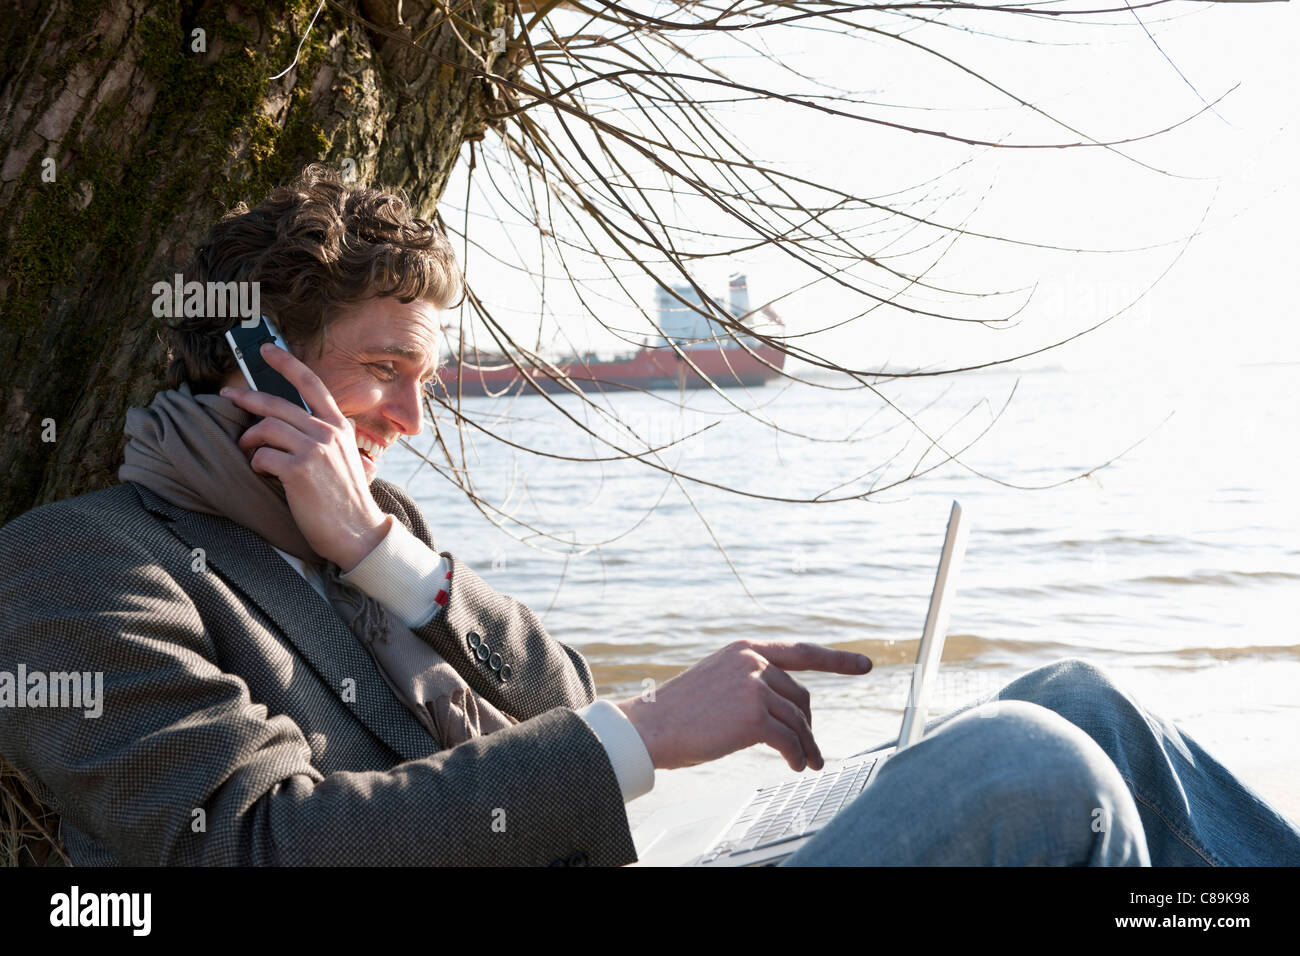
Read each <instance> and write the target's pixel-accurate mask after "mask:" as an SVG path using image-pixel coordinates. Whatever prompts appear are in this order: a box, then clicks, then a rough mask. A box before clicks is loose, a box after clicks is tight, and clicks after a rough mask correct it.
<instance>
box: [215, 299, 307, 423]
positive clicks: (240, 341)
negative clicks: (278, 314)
mask: <svg viewBox="0 0 1300 956" xmlns="http://www.w3.org/2000/svg"><path fill="white" fill-rule="evenodd" d="M226 341H227V342H228V343H229V344H230V348H231V351H233V352H234V353H235V361H236V362H238V363H239V370H240V371H241V372H243V373H244V381H246V382H248V387H249V388H251V389H253V390H254V391H257V392H268V393H269V394H271V395H278V396H280V397H281V398H287V399H288V400H289V401H291V402H293V403H294V404H296V405H301V406H302V407H303V408H305V409H307V412H308V413H310V412H311V408H310V407H309V406H308V405H307V403H306V402H304V401H303V400H302V396H301V395H299V394H298V390H297V389H296V388H294V387H293V385H291V384H290V383H289V380H288V379H287V378H285V377H284V376H283V375H281V374H280V373H279V372H277V371H276V370H275V369H273V368H271V366H269V365H267V364H266V361H265V360H264V359H263V358H262V343H263V342H274V343H275V344H276V345H278V346H279V347H280V348H282V349H284V350H285V351H286V352H287V351H288V350H289V348H288V346H287V345H285V344H284V339H282V338H281V337H280V333H279V331H278V330H277V329H276V327H275V326H274V325H272V324H271V320H270V319H268V318H267V317H266V316H262V317H261V321H259V322H258V324H257V325H254V326H252V327H251V328H250V327H248V326H245V325H244V324H243V323H242V322H241V323H239V324H238V325H236V326H235V327H234V328H233V329H231V330H230V331H228V332H227V333H226Z"/></svg>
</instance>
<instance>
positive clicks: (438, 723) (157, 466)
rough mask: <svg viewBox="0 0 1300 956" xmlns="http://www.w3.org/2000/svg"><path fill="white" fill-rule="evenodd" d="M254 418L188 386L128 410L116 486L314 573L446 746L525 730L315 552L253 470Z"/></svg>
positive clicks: (280, 489) (280, 498)
mask: <svg viewBox="0 0 1300 956" xmlns="http://www.w3.org/2000/svg"><path fill="white" fill-rule="evenodd" d="M257 421H258V419H257V417H256V416H254V415H251V414H250V413H248V412H246V411H244V410H243V409H242V408H240V407H239V406H238V405H236V404H235V403H234V402H232V401H230V400H229V399H227V398H222V397H221V396H220V395H194V394H193V393H192V392H191V391H190V386H189V384H188V383H186V382H182V383H181V386H180V388H179V389H176V390H167V391H162V392H159V393H158V394H157V395H155V396H154V400H153V402H152V404H150V406H149V407H148V408H131V409H128V410H127V413H126V435H127V438H128V439H129V441H128V442H127V446H126V458H125V462H124V463H123V465H122V466H121V468H119V469H118V472H117V477H118V480H119V481H134V482H137V483H138V484H141V485H144V486H145V487H146V488H148V489H149V490H150V491H152V492H154V493H155V494H157V495H158V496H159V497H161V498H164V499H165V500H167V501H169V502H171V503H172V504H174V505H176V506H177V507H180V508H186V509H188V510H190V511H199V512H203V513H205V514H213V515H220V516H222V517H225V518H229V519H230V520H231V521H234V522H236V523H238V524H241V525H243V526H244V527H245V528H248V529H249V530H250V531H253V532H254V533H256V534H258V535H260V536H261V537H263V538H265V539H266V540H267V541H269V542H270V543H271V544H273V545H275V546H276V547H277V548H279V549H280V550H282V551H286V552H288V553H289V554H292V555H295V556H297V557H299V558H301V559H302V560H303V561H305V562H307V563H308V564H310V565H312V566H314V567H315V568H316V569H317V570H318V571H319V572H320V574H321V577H322V579H323V581H324V584H325V593H326V595H327V596H328V597H329V602H330V604H332V605H333V606H334V609H335V610H336V611H338V613H339V616H340V617H342V618H343V620H344V621H345V622H346V623H347V624H348V626H349V627H350V628H351V630H352V633H353V634H355V635H356V637H357V639H358V640H359V641H360V642H361V643H362V645H364V646H365V648H366V649H367V650H369V651H370V653H371V655H372V656H373V657H374V659H375V663H376V664H378V666H379V672H380V674H382V675H383V677H384V680H385V681H387V683H388V686H389V687H390V688H391V689H392V691H393V693H394V694H396V695H397V697H398V699H399V700H401V701H402V703H403V704H405V705H406V706H407V708H408V709H409V710H410V711H411V712H412V713H413V714H415V716H416V719H418V720H419V721H420V724H421V725H422V726H423V727H424V728H425V730H427V731H428V732H429V733H430V734H431V735H432V736H433V738H434V739H435V740H437V741H438V742H439V743H440V744H441V745H442V746H444V747H454V746H456V745H457V744H459V743H463V742H464V741H466V740H469V739H471V738H473V737H476V736H478V735H479V734H487V733H491V732H492V731H494V730H500V729H501V728H502V727H509V726H511V725H512V724H516V723H518V721H517V720H515V719H514V718H513V717H511V716H510V715H509V714H505V713H503V712H502V711H500V710H498V709H497V708H496V707H494V706H493V705H492V704H491V703H489V702H488V701H486V700H484V699H483V698H482V697H480V696H479V695H478V694H476V693H475V692H474V690H473V689H472V688H471V687H470V686H469V685H468V684H466V683H465V680H464V678H462V677H461V676H460V674H459V673H457V672H456V669H455V668H454V667H452V666H451V665H450V664H449V663H447V662H446V661H445V660H443V658H442V657H441V655H439V654H438V652H437V651H435V650H434V649H433V648H432V647H431V646H429V644H427V643H426V642H425V641H423V640H421V639H420V637H419V636H417V635H416V634H414V633H412V631H411V629H410V628H409V627H407V626H406V624H405V622H403V621H401V620H399V619H398V618H397V617H395V616H394V615H392V614H390V613H389V612H388V609H387V608H385V607H384V606H383V604H381V603H380V602H379V601H377V600H375V599H374V598H372V597H371V596H370V595H368V594H366V593H365V592H363V591H361V590H360V589H359V588H356V587H354V586H352V585H350V584H348V583H347V582H345V581H343V579H342V578H341V577H340V576H339V574H340V571H339V567H338V565H336V564H334V563H332V562H330V561H326V560H324V559H323V558H321V556H320V555H318V554H317V553H316V552H315V551H314V550H313V549H312V547H311V545H310V544H308V543H307V539H306V538H304V537H303V535H302V532H301V531H299V530H298V525H297V523H296V522H295V521H294V520H293V513H292V512H291V511H290V510H289V504H288V501H287V500H286V498H285V492H284V486H283V485H282V484H281V483H280V481H279V480H278V479H276V478H274V477H272V476H269V475H259V474H258V473H257V472H255V471H253V469H252V468H251V467H250V466H249V463H248V459H247V458H245V457H244V453H243V451H241V450H240V448H239V445H238V444H236V442H237V441H238V440H239V436H240V435H242V434H243V433H244V431H245V430H247V429H248V428H249V427H250V426H251V425H253V424H255V423H256V422H257ZM393 520H394V521H396V520H397V519H396V517H394V518H393ZM443 613H445V612H443Z"/></svg>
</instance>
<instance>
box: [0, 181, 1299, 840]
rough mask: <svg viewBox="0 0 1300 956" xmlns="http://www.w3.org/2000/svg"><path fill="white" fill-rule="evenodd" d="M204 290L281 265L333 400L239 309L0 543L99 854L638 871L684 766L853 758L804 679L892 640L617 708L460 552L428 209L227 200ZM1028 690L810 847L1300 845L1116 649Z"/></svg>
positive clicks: (742, 644)
mask: <svg viewBox="0 0 1300 956" xmlns="http://www.w3.org/2000/svg"><path fill="white" fill-rule="evenodd" d="M190 277H192V278H195V279H197V280H198V281H200V282H232V281H257V282H259V283H261V285H260V288H261V295H262V300H263V302H264V304H265V306H266V308H265V309H264V311H265V312H266V313H267V314H268V315H271V316H273V317H274V320H275V321H276V322H277V324H278V325H279V328H280V330H281V332H282V333H283V335H284V337H285V339H286V341H287V343H288V344H289V346H290V350H291V351H290V352H284V351H282V350H279V349H276V348H274V347H272V346H267V347H265V348H264V350H263V358H264V360H265V361H266V362H267V364H269V365H270V366H271V367H272V368H274V369H276V370H277V371H279V372H280V373H281V374H283V375H284V376H285V377H286V378H287V379H288V380H289V381H290V382H291V383H292V384H293V385H294V386H295V387H296V388H297V389H298V391H299V392H300V394H301V395H302V396H303V398H304V400H305V401H306V402H307V405H308V406H309V407H310V408H311V410H312V411H311V414H308V413H307V412H306V411H305V410H304V409H301V408H297V407H295V406H294V405H293V404H292V403H290V402H288V401H286V400H284V399H281V398H277V397H275V396H271V395H268V394H266V393H259V392H253V391H250V390H249V389H247V388H246V387H244V383H243V380H242V376H241V375H240V373H239V372H238V371H237V369H236V366H235V363H234V361H233V359H232V358H231V356H230V354H229V351H228V349H226V348H225V345H224V342H223V340H222V333H223V332H224V330H225V329H226V328H228V327H229V326H230V325H231V324H233V322H232V320H230V319H222V318H218V317H210V316H196V317H190V318H186V319H183V320H181V321H179V322H177V323H176V324H175V326H174V329H173V332H174V359H173V362H172V365H171V367H170V369H169V373H168V384H169V388H168V389H167V390H165V391H163V392H160V393H158V395H157V396H156V397H155V399H154V402H153V403H152V404H151V405H150V407H149V408H148V409H132V410H131V412H130V414H129V415H128V419H127V426H126V432H127V436H128V439H129V441H128V444H127V447H126V450H125V454H124V462H123V465H122V469H121V471H120V472H119V477H120V478H121V479H122V482H121V483H120V484H119V485H117V486H114V487H112V488H109V489H106V490H103V491H99V492H95V493H92V494H88V495H82V496H80V497H78V498H73V499H70V500H66V501H61V502H56V503H54V504H51V505H47V506H44V507H42V508H38V509H34V510H33V511H31V512H28V513H27V514H25V515H23V516H21V517H20V518H18V519H17V520H15V521H13V522H11V523H10V524H9V525H7V526H6V527H5V528H3V529H0V608H3V614H2V615H0V673H3V672H8V673H10V674H14V675H17V674H19V673H22V674H24V675H26V677H25V679H24V680H21V681H19V680H16V679H15V680H12V681H11V686H12V687H13V688H14V690H15V691H16V694H15V695H14V697H13V699H12V700H10V701H9V702H8V704H6V703H5V700H4V699H3V693H2V690H3V685H2V684H0V754H3V755H4V756H5V757H7V758H8V759H9V760H10V761H11V762H12V763H13V764H14V765H15V766H16V767H17V768H18V769H19V770H20V771H21V772H22V773H23V774H24V776H25V777H26V778H27V779H28V780H29V781H30V782H31V783H32V785H33V786H34V788H35V789H36V792H37V793H38V795H39V796H40V797H41V798H42V799H43V800H45V801H46V802H48V803H49V804H51V805H52V806H53V807H54V808H55V809H56V810H57V811H58V812H59V813H60V814H61V815H62V825H63V831H62V835H63V838H64V841H65V844H66V847H67V850H68V853H69V856H70V857H71V859H72V860H73V862H74V863H91V864H113V863H122V864H141V863H146V864H327V865H329V864H513V865H540V864H552V865H583V864H588V863H590V864H605V865H618V864H624V863H628V862H631V861H633V860H634V859H635V851H634V848H633V845H632V840H631V836H630V833H629V831H628V824H627V817H626V813H625V811H624V804H625V803H626V802H627V801H629V800H632V799H635V798H636V797H637V796H640V795H641V794H643V793H645V792H646V791H648V790H649V789H650V788H651V787H652V786H653V783H654V770H655V769H667V768H674V767H685V766H691V765H694V764H699V763H702V762H705V761H708V760H712V759H715V758H717V757H720V756H723V755H725V754H727V753H731V752H733V751H735V750H737V749H740V748H743V747H747V746H751V745H753V744H756V743H763V744H766V745H768V746H771V747H773V748H775V749H776V750H778V751H779V752H780V753H781V754H782V755H783V756H784V757H785V759H786V761H787V763H788V764H789V765H790V766H791V767H792V768H794V769H796V770H802V769H804V768H805V767H810V768H813V769H819V768H820V767H821V766H822V757H821V754H820V751H819V750H818V747H817V744H816V741H815V739H814V738H813V735H812V732H811V721H812V714H811V710H810V706H809V697H808V693H807V691H806V690H805V689H804V688H803V687H802V686H800V685H799V684H798V683H797V682H796V681H795V680H794V679H793V678H792V677H791V676H790V675H789V673H788V671H792V670H810V669H811V670H822V671H830V672H834V673H840V674H850V675H860V674H864V673H866V672H867V671H868V670H869V669H870V666H871V665H870V661H868V660H866V658H864V657H862V656H861V655H856V654H850V653H846V652H841V651H835V650H832V649H829V648H825V647H818V646H815V645H811V644H803V643H797V642H751V641H738V642H735V643H733V644H730V645H728V646H727V647H725V648H722V649H720V650H719V651H717V652H715V653H714V654H712V655H710V656H709V657H708V658H706V659H705V660H703V661H701V662H700V663H699V664H697V665H696V666H694V667H692V668H690V669H689V670H687V671H686V672H684V673H683V674H681V675H679V676H678V677H676V678H674V679H673V680H671V681H668V682H667V683H666V684H664V685H663V686H662V687H660V688H659V689H658V692H657V694H656V697H655V700H654V701H645V700H641V699H639V698H634V699H631V700H627V701H622V702H619V703H617V704H615V703H612V702H609V701H597V700H595V699H594V686H593V682H592V677H591V671H590V669H589V668H588V666H587V664H586V662H585V661H584V660H583V658H582V656H581V655H580V654H579V653H578V652H577V651H575V650H574V649H572V648H570V647H567V646H566V645H564V644H562V643H560V642H558V641H556V640H554V639H553V638H552V637H551V636H550V635H549V634H547V632H546V631H545V629H544V628H543V627H542V625H541V623H540V622H539V621H538V619H537V617H536V615H534V614H533V612H532V611H530V610H529V609H528V608H527V607H525V606H523V605H522V604H520V603H519V602H517V601H515V600H514V599H512V598H510V597H508V596H505V595H502V594H499V593H497V592H496V591H495V590H493V589H492V588H491V587H490V586H489V585H488V584H487V583H486V582H484V581H483V580H482V579H481V578H480V577H479V576H478V575H477V574H475V572H474V571H473V570H472V569H471V568H469V567H467V566H466V565H465V564H463V563H462V562H460V561H459V560H458V559H457V558H456V557H455V555H454V554H453V553H452V552H449V551H441V552H439V551H436V550H435V549H434V541H433V537H432V535H431V534H430V531H429V527H428V523H427V521H426V519H425V516H424V515H423V514H421V512H420V510H419V508H418V507H417V506H416V505H415V503H414V501H412V499H411V498H410V497H409V496H408V495H406V494H405V493H404V492H403V491H401V490H400V489H398V488H397V487H395V486H393V485H391V484H389V483H388V482H385V481H383V480H381V479H379V478H377V467H378V462H379V460H381V458H382V455H383V453H384V451H385V449H387V448H388V447H390V446H391V445H392V443H393V442H394V441H396V440H397V439H398V437H400V436H403V435H405V436H414V435H417V434H419V432H420V431H421V429H422V425H423V422H422V417H421V416H422V404H423V403H422V393H423V387H424V384H425V383H426V382H427V380H428V379H429V378H430V377H431V376H432V375H433V374H434V371H435V367H436V361H437V355H438V322H437V318H438V310H439V309H441V308H445V307H446V306H447V305H448V304H449V303H450V302H451V301H452V300H453V299H454V297H455V293H456V291H457V289H458V277H457V274H456V272H455V268H454V259H453V257H452V255H451V250H450V247H449V245H448V244H447V241H446V238H445V237H444V236H442V234H441V232H440V231H438V230H437V229H435V228H433V227H430V226H429V225H428V224H427V223H423V222H422V221H420V220H418V219H413V218H411V217H410V215H409V212H408V211H407V210H406V208H405V205H404V204H403V202H402V201H401V198H400V197H399V196H396V195H394V194H392V193H390V192H387V191H384V190H377V189H362V188H348V187H345V186H343V185H342V183H341V182H340V181H339V179H338V177H337V176H336V175H334V174H332V173H329V172H328V171H325V170H322V169H320V168H318V167H308V169H307V170H305V171H304V173H303V175H302V176H301V177H300V178H299V179H298V180H297V181H296V182H295V183H294V184H292V185H291V186H290V187H288V188H284V189H279V190H275V191H273V192H272V194H271V195H270V196H269V197H268V198H267V200H266V201H265V202H263V203H261V204H259V205H258V206H256V207H254V208H253V209H251V210H248V209H245V208H243V207H240V208H238V209H236V210H235V211H233V212H232V213H230V214H228V215H227V216H226V217H225V218H223V220H222V221H221V222H220V223H218V224H217V225H216V226H215V227H214V229H213V232H212V234H211V235H210V236H209V239H208V241H207V242H206V243H205V244H204V246H202V247H201V248H200V249H199V250H198V251H197V253H196V256H195V263H194V267H193V269H192V270H191V276H190ZM72 673H76V674H80V675H83V676H84V675H93V677H94V680H91V677H87V682H88V685H89V686H96V687H97V688H98V684H97V683H96V682H97V681H99V680H102V691H99V690H97V696H98V697H99V699H98V700H97V701H95V702H94V707H93V708H92V709H87V708H77V707H75V706H68V705H67V704H68V702H67V701H60V700H55V699H53V696H52V695H49V694H48V691H49V689H50V688H52V687H53V686H55V683H56V682H61V686H63V687H65V688H66V685H67V675H69V674H72ZM32 675H38V676H37V677H35V678H34V677H33V676H32ZM60 675H63V676H60ZM33 681H34V683H33ZM38 687H44V688H45V691H43V692H39V693H38V692H37V690H36V689H34V688H38ZM1002 694H1003V695H1004V696H1003V697H1002V698H1001V700H1000V702H999V705H998V708H997V711H996V713H993V714H992V715H991V716H989V717H988V718H987V719H974V715H976V714H987V713H988V711H987V710H980V709H979V708H978V707H974V706H973V707H972V708H971V709H969V710H968V711H967V712H964V713H959V714H956V715H949V716H948V717H946V718H943V719H941V720H939V721H935V722H934V723H933V724H932V728H931V729H932V730H933V733H932V734H931V735H930V736H928V737H927V739H926V740H924V741H922V743H921V744H918V745H917V746H915V747H914V748H912V749H910V750H909V751H907V752H905V753H904V754H902V755H900V756H899V757H898V758H896V759H895V760H893V761H891V762H890V763H889V764H887V765H886V768H885V770H884V771H883V772H882V773H881V775H880V778H879V781H878V782H877V784H876V785H874V786H873V787H872V788H871V789H870V790H868V791H867V792H866V793H865V794H864V796H863V798H861V799H859V800H858V801H856V802H855V804H854V805H853V806H852V807H850V808H848V809H847V810H846V811H845V812H844V813H843V814H841V815H840V817H837V818H836V820H835V821H833V823H832V825H831V827H829V828H828V829H827V830H826V831H824V832H823V833H822V834H821V835H819V837H818V838H817V839H815V840H813V841H812V842H810V843H809V844H808V845H807V846H806V847H805V848H803V849H802V850H801V851H800V852H799V853H797V854H795V856H794V857H792V858H791V859H790V860H789V861H787V862H788V863H790V864H792V865H798V864H813V865H815V864H820V863H846V862H847V863H873V862H874V863H977V862H978V863H1063V864H1064V863H1091V864H1128V865H1141V864H1145V863H1149V862H1183V861H1185V860H1186V859H1189V858H1190V859H1192V860H1194V861H1197V862H1209V863H1217V862H1224V861H1237V860H1243V861H1247V862H1253V861H1254V859H1255V858H1256V857H1258V858H1261V859H1268V858H1270V857H1269V856H1268V855H1269V854H1270V853H1271V854H1273V856H1272V857H1271V858H1273V859H1277V858H1278V856H1279V855H1281V856H1282V858H1286V857H1285V855H1286V854H1287V853H1292V852H1294V848H1295V847H1296V846H1300V841H1298V840H1297V835H1296V833H1295V830H1294V828H1293V827H1290V825H1289V824H1288V823H1286V821H1284V820H1282V819H1281V818H1280V817H1277V816H1276V815H1275V814H1272V812H1271V811H1270V810H1269V809H1268V808H1267V807H1266V806H1265V805H1263V804H1262V801H1259V800H1258V798H1256V797H1255V796H1254V795H1253V794H1251V793H1250V792H1249V791H1248V790H1245V789H1244V788H1242V787H1240V785H1239V784H1237V783H1236V781H1235V780H1232V779H1231V777H1230V776H1229V775H1227V774H1226V772H1223V773H1222V774H1219V770H1221V768H1218V765H1217V764H1214V763H1213V761H1212V760H1210V759H1209V758H1208V756H1206V755H1204V754H1203V752H1201V751H1200V750H1199V748H1196V747H1195V744H1194V743H1192V742H1190V741H1186V740H1185V739H1180V738H1178V737H1177V732H1176V731H1174V730H1173V728H1172V727H1171V726H1166V725H1164V724H1160V723H1156V722H1154V718H1150V717H1149V715H1145V714H1144V712H1142V711H1141V710H1140V709H1139V708H1137V707H1136V705H1135V704H1133V703H1132V702H1131V701H1130V700H1129V699H1128V698H1127V697H1125V696H1124V695H1122V693H1121V692H1119V691H1118V690H1116V689H1115V688H1114V687H1113V686H1112V685H1111V684H1110V683H1109V682H1108V681H1107V680H1106V679H1105V677H1104V675H1101V674H1100V673H1099V672H1097V671H1095V669H1092V668H1090V667H1089V666H1088V665H1086V664H1083V663H1081V662H1063V663H1062V664H1060V665H1054V666H1053V667H1051V668H1045V669H1040V670H1039V671H1035V672H1033V673H1031V674H1030V675H1027V676H1026V677H1025V678H1022V680H1021V681H1020V682H1017V683H1016V684H1012V685H1011V686H1010V687H1008V688H1007V689H1006V690H1004V691H1003V692H1002ZM23 695H25V696H23ZM20 697H21V700H20V699H19V698H20ZM1013 698H1014V699H1013ZM984 706H985V707H987V706H988V705H987V704H985V705H984ZM95 710H98V711H99V713H98V715H97V716H91V714H92V713H93V712H94V711H95ZM1184 755H1185V756H1184ZM1162 761H1163V762H1162ZM1198 761H1199V762H1198ZM1216 768H1217V769H1216ZM1183 793H1192V794H1194V795H1196V796H1197V800H1199V801H1200V802H1199V803H1198V802H1197V801H1196V800H1194V801H1192V802H1191V803H1190V804H1186V805H1184V806H1181V807H1180V806H1179V805H1178V798H1179V795H1180V794H1183ZM1135 798H1136V800H1135ZM1207 801H1208V803H1207ZM1207 806H1208V807H1209V808H1210V809H1208V810H1207ZM918 807H924V808H925V812H924V813H918V812H917V808H918ZM1220 813H1223V814H1236V815H1238V816H1239V817H1241V820H1240V824H1239V823H1238V821H1237V820H1236V819H1235V818H1234V819H1233V820H1230V821H1229V822H1228V823H1226V824H1225V823H1224V822H1223V821H1222V820H1220V819H1219V818H1218V814H1220ZM1207 814H1208V816H1209V817H1210V818H1211V823H1210V825H1208V826H1207V825H1206V824H1205V819H1204V817H1205V816H1206V815H1207ZM1242 815H1245V816H1242ZM1099 821H1100V823H1101V825H1100V826H1099V825H1098V823H1099ZM1243 831H1244V836H1243ZM1288 841H1289V842H1288ZM1279 847H1280V848H1281V849H1279ZM1234 854H1236V856H1234Z"/></svg>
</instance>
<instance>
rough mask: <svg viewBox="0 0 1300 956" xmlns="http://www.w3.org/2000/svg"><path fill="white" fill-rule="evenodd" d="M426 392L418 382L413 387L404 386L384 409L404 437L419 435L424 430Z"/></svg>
mask: <svg viewBox="0 0 1300 956" xmlns="http://www.w3.org/2000/svg"><path fill="white" fill-rule="evenodd" d="M423 395H424V390H423V389H422V388H421V387H420V383H419V382H418V381H417V382H416V383H415V384H414V385H412V386H404V387H402V389H401V391H400V392H399V393H398V394H397V395H394V396H392V397H391V399H390V401H389V402H388V404H387V406H386V407H385V408H384V412H385V414H386V415H387V416H388V419H389V421H390V422H392V424H393V427H394V428H396V429H397V430H398V431H400V432H401V433H402V434H404V435H418V434H420V432H421V431H423V429H424V418H423V413H424V402H423Z"/></svg>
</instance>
